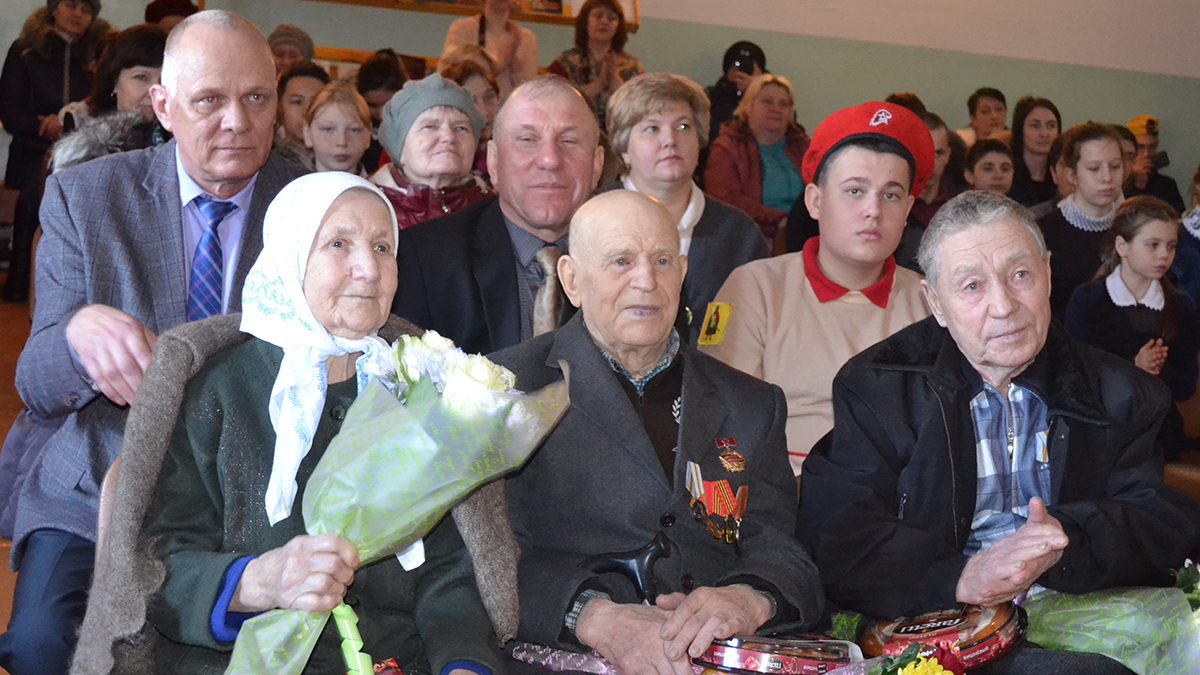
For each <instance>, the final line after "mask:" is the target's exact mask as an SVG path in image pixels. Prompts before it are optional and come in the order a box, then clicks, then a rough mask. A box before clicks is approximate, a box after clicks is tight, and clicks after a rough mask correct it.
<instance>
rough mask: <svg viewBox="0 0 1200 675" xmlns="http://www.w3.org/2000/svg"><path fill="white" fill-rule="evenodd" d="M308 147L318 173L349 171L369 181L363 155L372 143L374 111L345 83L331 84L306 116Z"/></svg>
mask: <svg viewBox="0 0 1200 675" xmlns="http://www.w3.org/2000/svg"><path fill="white" fill-rule="evenodd" d="M304 120H305V122H306V124H305V126H304V145H305V146H306V147H307V148H308V149H309V150H310V151H312V153H313V164H314V168H316V170H317V171H346V172H348V173H353V174H356V175H358V176H361V177H362V178H367V177H368V174H367V170H366V169H365V168H364V167H363V165H362V157H363V153H364V152H366V151H367V147H368V146H369V145H370V144H371V111H370V109H369V108H368V107H367V102H366V100H364V99H363V97H362V95H361V94H359V93H358V92H357V91H355V90H354V87H352V86H351V85H349V84H346V83H344V82H331V83H329V84H327V85H325V87H324V88H323V89H321V91H319V92H317V95H316V96H315V97H313V100H312V104H311V105H309V107H308V112H307V113H305V115H304Z"/></svg>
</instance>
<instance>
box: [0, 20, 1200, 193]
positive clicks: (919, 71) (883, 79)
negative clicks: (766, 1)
mask: <svg viewBox="0 0 1200 675" xmlns="http://www.w3.org/2000/svg"><path fill="white" fill-rule="evenodd" d="M18 4H19V5H22V6H28V7H29V8H30V9H32V7H33V6H36V4H35V3H34V2H33V0H18ZM141 6H142V5H141V0H109V1H108V2H106V3H105V6H104V13H103V16H105V17H108V18H110V20H113V21H114V23H116V24H117V25H118V26H120V27H124V26H126V25H128V24H129V23H132V22H133V21H136V20H140V9H139V10H138V11H136V12H135V11H133V9H135V8H140V7H141ZM207 6H208V7H209V8H224V9H229V10H232V11H235V12H237V13H239V14H241V15H243V16H245V17H246V18H248V19H250V20H251V21H253V22H254V23H255V24H257V25H258V26H259V27H260V28H262V29H263V31H264V32H269V31H270V30H271V29H272V28H273V27H274V26H275V25H276V24H279V23H284V22H289V23H295V24H297V25H300V26H303V27H304V28H305V29H307V30H308V31H309V32H310V33H312V35H313V37H314V39H315V40H316V42H317V43H318V44H323V45H330V46H339V47H349V48H355V49H378V48H380V47H384V46H390V47H393V48H395V49H397V50H398V51H401V52H404V53H409V54H427V55H436V54H439V53H440V52H441V48H442V41H443V39H444V37H445V35H446V27H447V26H448V25H449V24H450V22H451V21H452V20H453V19H454V18H455V17H451V16H445V15H439V14H426V13H422V12H404V11H398V10H392V9H383V8H377V7H359V6H354V5H341V4H333V3H327V2H314V1H311V0H209V1H208V3H207ZM21 14H22V16H24V14H25V13H24V12H22V13H21ZM135 14H137V15H138V16H134V15H135ZM10 18H12V17H10ZM4 28H5V29H7V30H12V31H15V30H17V29H18V28H19V24H18V22H17V21H11V22H10V23H9V25H5V26H4ZM530 28H532V29H533V31H534V32H535V33H536V34H537V36H538V42H539V46H540V49H541V62H542V63H544V64H548V63H549V62H550V61H551V60H553V59H554V57H555V56H556V55H557V54H558V53H559V52H560V51H562V50H564V49H566V48H568V47H569V46H570V43H571V39H572V33H571V28H570V27H568V26H551V25H543V24H531V25H530ZM0 37H3V38H4V44H5V45H7V44H8V42H9V41H11V40H12V39H13V38H15V34H14V35H12V36H11V37H8V36H0ZM740 39H749V40H753V41H755V42H757V43H758V44H760V45H761V46H762V47H763V49H765V50H766V52H767V55H768V65H769V66H770V69H771V70H772V71H773V72H775V73H777V74H780V75H784V76H786V77H787V78H788V79H790V80H791V81H792V83H793V84H794V85H795V86H796V88H797V104H796V108H797V114H798V115H799V118H800V121H801V123H803V124H804V125H805V126H806V127H807V128H808V129H809V130H810V131H811V130H812V129H813V128H814V127H815V126H816V125H817V123H818V122H820V120H821V119H822V118H823V117H824V116H825V115H827V114H829V113H830V112H832V111H833V110H836V109H838V108H841V107H844V106H848V105H853V104H856V103H860V102H862V101H864V100H868V99H872V98H882V97H884V96H886V95H887V94H888V93H889V92H892V91H915V92H916V93H917V94H919V95H920V96H921V98H922V99H923V100H924V101H925V103H926V104H927V105H928V106H929V107H930V109H931V110H933V111H934V112H937V113H939V114H941V115H942V116H943V117H944V118H945V119H946V121H947V123H949V124H950V125H951V126H953V127H960V126H964V125H965V124H966V122H967V113H966V98H967V96H968V94H970V92H972V91H974V90H975V89H976V88H978V87H980V86H985V85H986V86H993V87H997V88H999V89H1000V90H1001V91H1003V92H1005V94H1007V95H1008V97H1009V105H1010V107H1011V106H1012V104H1013V102H1015V101H1016V99H1017V98H1019V97H1021V96H1022V95H1025V94H1035V95H1041V96H1046V97H1048V98H1050V99H1051V100H1053V101H1054V102H1055V103H1056V104H1057V105H1058V106H1059V109H1060V110H1061V111H1062V114H1063V121H1064V123H1065V124H1068V125H1069V124H1072V123H1075V122H1081V121H1085V120H1087V119H1097V120H1101V121H1109V122H1124V121H1125V120H1127V119H1129V118H1130V117H1133V116H1134V115H1137V114H1140V113H1150V114H1153V115H1155V116H1157V117H1158V118H1159V119H1160V120H1161V121H1162V124H1163V135H1162V147H1163V148H1164V149H1166V150H1167V151H1168V152H1169V153H1170V155H1171V158H1172V161H1173V164H1172V165H1171V167H1170V168H1168V169H1167V170H1166V171H1165V172H1164V173H1166V174H1168V175H1170V176H1172V177H1173V178H1175V179H1176V180H1177V181H1178V182H1179V183H1180V184H1181V185H1185V184H1186V183H1187V181H1188V180H1190V178H1191V175H1192V173H1193V172H1194V171H1195V169H1196V165H1197V163H1200V113H1198V112H1197V111H1200V79H1191V78H1182V77H1169V76H1164V75H1147V74H1143V73H1133V72H1126V71H1119V70H1111V69H1103V68H1090V67H1084V66H1069V65H1061V64H1054V63H1044V62H1037V61H1025V60H1020V59H1009V58H999V57H988V56H977V55H972V54H965V53H961V52H947V51H939V50H933V49H921V48H913V47H898V46H892V45H884V44H876V43H868V42H858V41H851V40H841V39H834V38H820V37H809V36H804V35H793V34H786V33H774V32H768V31H745V30H736V29H730V28H724V27H720V26H711V25H704V24H698V23H690V22H686V21H668V20H662V19H645V20H644V21H643V23H642V27H641V29H640V30H639V31H638V33H637V34H635V35H633V36H632V37H631V38H630V41H629V46H628V48H629V49H630V51H632V52H633V53H635V54H637V55H638V56H639V57H640V58H641V59H642V63H643V64H645V66H646V67H647V68H648V69H650V70H667V71H672V72H676V73H680V74H682V75H686V76H688V77H691V78H693V79H695V80H696V81H698V82H700V83H701V84H703V85H708V84H712V83H713V82H714V81H716V79H717V78H718V77H719V76H720V72H719V71H720V61H721V55H722V54H723V53H724V51H725V49H726V48H727V47H728V46H729V45H730V44H731V43H733V42H735V41H737V40H740ZM0 159H2V158H0ZM1184 199H1185V201H1187V200H1188V195H1184Z"/></svg>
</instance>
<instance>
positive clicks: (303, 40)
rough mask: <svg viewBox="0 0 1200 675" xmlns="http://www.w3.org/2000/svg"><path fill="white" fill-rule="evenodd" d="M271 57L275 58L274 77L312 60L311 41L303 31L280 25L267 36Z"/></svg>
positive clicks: (297, 27)
mask: <svg viewBox="0 0 1200 675" xmlns="http://www.w3.org/2000/svg"><path fill="white" fill-rule="evenodd" d="M267 44H268V45H270V46H271V56H274V57H275V76H276V77H279V76H280V75H282V74H283V73H286V72H287V71H289V70H291V69H292V68H295V67H296V66H298V65H301V64H304V63H308V62H309V61H312V60H313V49H314V48H313V39H312V36H310V35H309V34H308V33H307V32H305V30H304V29H303V28H301V27H299V26H296V25H293V24H290V23H281V24H279V25H278V26H276V27H275V30H273V31H271V34H270V35H268V36H267Z"/></svg>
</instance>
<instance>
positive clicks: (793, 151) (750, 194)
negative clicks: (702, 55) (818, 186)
mask: <svg viewBox="0 0 1200 675" xmlns="http://www.w3.org/2000/svg"><path fill="white" fill-rule="evenodd" d="M795 104H796V96H795V93H794V92H793V90H792V84H791V83H790V82H788V81H787V80H786V79H785V78H782V77H780V76H778V75H771V74H765V75H759V76H758V77H756V78H754V80H752V81H751V82H750V86H748V87H747V88H746V93H745V94H744V95H743V96H742V101H741V103H739V104H738V107H737V109H736V110H734V111H733V119H732V120H730V121H728V122H726V123H725V124H723V125H721V133H720V134H719V135H718V136H717V140H716V141H713V145H712V150H710V151H709V155H708V165H707V166H706V167H705V169H704V185H705V188H706V189H707V190H708V192H709V193H710V194H712V195H713V196H714V197H716V198H717V199H720V200H722V201H726V202H729V203H730V204H732V205H734V206H736V207H738V208H739V209H741V210H743V211H745V212H746V214H747V215H749V216H750V217H751V218H753V219H754V222H756V223H758V227H759V229H761V230H762V233H763V236H764V237H766V238H767V239H774V238H775V234H776V232H778V231H779V226H780V224H781V223H782V222H783V220H784V219H785V218H786V217H787V213H788V211H789V210H790V209H791V208H792V205H793V204H795V202H796V199H797V198H798V197H799V196H800V193H801V191H802V190H803V189H804V181H803V180H801V178H800V169H801V164H802V163H803V161H804V151H805V150H807V149H808V135H807V134H806V133H805V132H804V127H802V126H800V125H799V124H798V123H797V122H796V105H795Z"/></svg>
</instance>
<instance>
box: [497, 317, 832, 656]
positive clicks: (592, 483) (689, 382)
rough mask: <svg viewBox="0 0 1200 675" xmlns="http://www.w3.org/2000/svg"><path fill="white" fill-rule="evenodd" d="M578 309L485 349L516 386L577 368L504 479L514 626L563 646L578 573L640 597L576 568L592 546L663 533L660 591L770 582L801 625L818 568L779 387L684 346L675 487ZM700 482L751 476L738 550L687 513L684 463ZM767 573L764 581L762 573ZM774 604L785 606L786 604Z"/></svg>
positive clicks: (580, 578)
mask: <svg viewBox="0 0 1200 675" xmlns="http://www.w3.org/2000/svg"><path fill="white" fill-rule="evenodd" d="M582 318H583V317H582V314H580V315H579V316H576V317H574V318H573V319H572V320H571V321H570V322H569V323H568V324H567V325H566V326H564V327H563V328H561V329H559V330H557V331H555V332H553V333H549V334H547V335H543V336H541V337H538V338H534V339H532V340H529V341H527V342H525V343H522V344H520V345H518V346H516V347H513V348H512V349H507V350H504V351H503V352H500V353H498V354H495V355H493V357H492V358H493V360H494V361H495V362H496V363H499V364H501V365H504V366H506V367H508V368H510V369H511V370H512V371H513V373H514V374H516V376H517V386H518V388H520V389H522V390H524V391H532V390H535V389H537V388H539V387H542V386H544V385H546V384H549V383H551V382H554V381H557V380H560V379H562V376H563V375H562V371H561V370H560V367H559V361H560V360H562V361H566V362H567V363H568V364H569V365H570V369H571V407H570V409H569V410H568V411H567V414H566V415H565V416H564V417H563V419H562V421H561V422H559V424H558V426H557V427H556V428H555V430H554V431H553V432H552V433H551V434H550V436H549V437H547V439H546V440H545V442H544V443H543V445H542V447H541V448H540V449H539V450H538V451H537V453H536V454H535V455H534V456H533V459H532V460H530V462H529V463H528V464H527V465H526V466H525V468H524V469H522V470H521V472H520V473H518V474H516V475H515V476H513V477H512V478H510V479H509V480H508V484H507V486H506V487H507V490H508V505H509V516H510V518H511V520H512V524H513V530H514V532H515V534H516V536H517V541H518V543H520V545H521V561H520V567H519V572H518V574H519V583H518V592H519V597H520V605H521V629H520V636H521V637H522V638H523V639H526V640H529V641H532V642H537V643H541V644H548V645H554V646H558V647H562V648H576V647H577V645H571V644H568V643H565V642H564V641H562V640H561V639H560V634H561V631H562V630H563V618H564V617H565V616H566V614H567V612H568V611H569V610H570V605H571V603H572V601H573V599H574V597H575V595H576V594H577V592H578V591H579V589H580V586H581V584H584V583H585V582H586V583H588V584H589V586H590V587H594V588H598V589H604V590H605V591H606V592H608V593H609V594H610V595H611V596H612V598H613V600H615V601H617V602H634V601H636V600H635V594H634V590H633V586H632V584H631V583H630V582H628V581H627V580H625V579H624V577H620V576H617V575H614V574H605V575H602V576H597V575H594V574H592V573H591V572H588V571H586V570H584V569H582V568H580V567H579V566H578V564H579V562H581V561H582V560H584V559H585V558H588V557H590V556H593V555H597V554H602V553H615V552H623V551H630V550H633V549H636V548H639V547H641V546H644V545H645V544H647V543H648V542H650V540H651V539H652V538H653V537H654V536H655V535H656V534H657V533H658V532H662V533H664V534H665V535H666V536H667V538H668V539H669V540H670V542H671V555H670V557H668V558H664V559H662V560H659V561H658V565H657V566H656V567H655V575H654V576H655V580H656V582H657V587H658V592H659V593H660V594H664V593H673V592H681V591H682V592H686V591H688V590H691V589H692V588H694V587H699V586H720V585H726V584H732V583H752V584H754V585H756V586H760V587H761V586H768V587H770V588H773V589H774V590H775V591H777V596H778V597H781V598H782V599H784V601H785V602H786V603H788V604H789V605H791V608H794V609H795V610H797V613H798V618H799V621H798V622H796V624H798V625H801V626H806V627H808V626H812V625H813V624H815V623H816V621H817V619H818V618H819V617H820V613H821V608H822V603H823V596H822V594H821V590H820V581H819V580H818V577H817V569H816V567H815V566H814V565H813V563H812V561H811V560H810V559H809V557H808V555H807V554H806V553H805V552H804V549H803V548H802V547H801V546H800V543H799V542H798V541H797V540H796V539H795V537H794V536H793V534H792V529H791V528H792V527H793V526H794V523H795V514H794V511H795V506H796V483H795V479H794V478H793V476H792V472H791V469H790V467H789V464H788V457H787V447H786V441H785V438H784V423H785V421H786V420H787V410H786V404H785V403H784V398H783V392H782V391H780V389H779V387H776V386H775V385H769V384H766V383H764V382H762V381H760V380H756V379H754V378H751V377H749V376H747V375H745V374H743V373H740V372H738V371H736V370H734V369H732V368H730V367H728V366H726V365H724V364H722V363H720V362H718V361H716V360H715V359H713V358H711V357H708V356H705V355H703V354H700V353H699V352H696V351H695V350H692V349H690V348H685V353H684V361H683V367H684V371H683V410H682V420H681V423H680V439H679V451H678V455H677V458H676V462H675V470H674V489H672V488H671V486H670V483H668V481H667V477H666V475H664V473H663V469H662V464H661V463H660V462H659V460H658V456H657V455H656V454H655V451H654V448H653V446H652V445H651V443H650V439H649V437H648V436H647V435H646V432H645V429H644V427H643V426H642V423H641V421H640V420H639V419H638V416H637V413H636V412H635V411H634V409H633V406H632V405H630V403H629V398H628V396H626V394H625V392H624V391H623V390H622V389H621V385H620V383H619V382H618V381H617V377H618V376H617V375H616V373H614V372H613V370H612V368H611V367H610V366H609V365H608V362H607V361H605V359H604V356H603V355H602V354H601V353H600V350H599V349H598V348H597V347H596V345H595V343H594V342H592V339H591V337H590V336H589V335H588V332H587V328H586V327H585V326H584V323H583V321H582ZM730 437H732V438H733V439H735V441H736V443H737V448H736V449H737V451H738V452H740V453H741V454H742V455H743V456H744V457H745V471H743V472H740V473H732V472H730V471H727V470H726V469H724V468H723V467H722V465H721V462H720V459H719V457H718V455H719V453H720V448H718V447H717V445H716V442H715V441H716V439H724V438H730ZM689 460H690V461H693V462H696V463H697V464H699V465H700V468H701V472H702V473H703V477H704V479H705V480H707V481H716V480H725V479H727V480H729V482H730V484H731V487H732V488H733V490H734V491H735V492H736V490H737V488H738V487H740V486H742V485H748V486H749V499H748V500H747V510H746V514H745V517H744V519H743V521H742V525H741V527H742V536H743V541H742V545H741V554H740V555H739V554H738V553H736V552H735V550H734V548H733V547H732V546H730V545H728V544H725V543H724V542H722V541H718V540H716V539H714V538H713V537H712V536H711V535H709V534H708V532H707V531H706V530H705V528H704V526H703V525H701V524H700V523H698V522H697V521H696V520H694V519H693V517H692V513H691V510H690V506H689V504H690V500H691V496H690V494H689V493H688V491H687V488H686V487H685V484H686V479H685V475H686V470H687V469H686V463H687V461H689ZM764 582H765V583H764ZM791 608H788V607H781V608H780V614H779V616H785V615H786V614H789V613H792V612H790V609H791Z"/></svg>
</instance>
